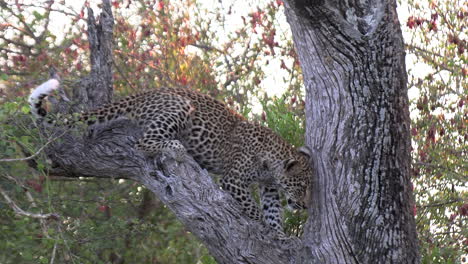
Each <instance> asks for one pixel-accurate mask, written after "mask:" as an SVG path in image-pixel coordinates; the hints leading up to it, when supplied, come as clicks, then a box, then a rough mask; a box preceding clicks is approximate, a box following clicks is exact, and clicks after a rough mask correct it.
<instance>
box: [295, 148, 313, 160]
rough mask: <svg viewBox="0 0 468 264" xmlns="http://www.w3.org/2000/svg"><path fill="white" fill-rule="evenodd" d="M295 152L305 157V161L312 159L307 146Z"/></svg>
mask: <svg viewBox="0 0 468 264" xmlns="http://www.w3.org/2000/svg"><path fill="white" fill-rule="evenodd" d="M297 152H299V153H300V154H302V155H305V156H306V157H307V159H309V160H310V158H311V157H312V151H311V150H310V148H309V147H307V146H302V147H300V148H298V149H297Z"/></svg>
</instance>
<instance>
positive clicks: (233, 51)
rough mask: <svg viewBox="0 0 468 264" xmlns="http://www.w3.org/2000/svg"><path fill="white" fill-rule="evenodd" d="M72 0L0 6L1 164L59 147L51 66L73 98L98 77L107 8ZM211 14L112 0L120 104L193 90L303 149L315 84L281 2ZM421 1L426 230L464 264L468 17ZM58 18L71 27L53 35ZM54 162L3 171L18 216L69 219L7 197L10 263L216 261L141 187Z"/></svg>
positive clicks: (432, 246)
mask: <svg viewBox="0 0 468 264" xmlns="http://www.w3.org/2000/svg"><path fill="white" fill-rule="evenodd" d="M72 2H73V1H69V2H68V1H65V2H63V1H60V2H58V1H4V0H0V29H1V30H0V102H1V103H2V104H1V105H0V153H2V155H1V156H0V159H7V158H10V159H11V158H13V159H14V158H23V157H27V156H30V155H32V154H35V153H36V152H38V150H40V148H41V146H43V145H44V144H46V143H47V142H50V141H54V140H60V139H57V138H55V137H57V136H59V135H53V136H52V137H51V138H42V137H40V136H39V133H38V131H37V128H36V127H35V126H34V125H33V122H31V121H32V120H31V118H30V117H29V116H28V115H27V111H28V107H27V104H26V102H25V98H24V97H25V95H26V94H27V93H28V89H29V88H31V87H34V86H35V85H37V84H39V83H40V82H42V81H44V80H45V79H46V78H47V77H46V74H45V72H46V71H47V69H46V68H45V67H48V66H49V65H53V66H54V67H55V68H56V69H57V70H58V72H59V73H60V75H61V77H62V79H63V80H64V83H65V88H66V90H67V91H69V90H70V88H73V85H74V81H75V80H76V79H77V78H80V77H83V76H86V74H87V73H88V71H89V68H90V65H89V59H88V53H89V47H88V44H87V39H86V37H85V36H86V23H85V19H86V16H87V14H86V13H87V12H86V7H88V6H92V7H94V8H95V6H93V5H92V4H90V3H89V2H88V1H85V2H84V5H82V6H81V5H80V6H77V5H76V3H75V4H72ZM237 2H238V1H237ZM241 2H242V1H241ZM203 3H204V2H203V1H195V0H184V1H167V0H160V1H158V0H122V1H113V2H112V4H113V7H114V17H115V21H116V24H115V28H114V38H115V56H114V66H115V72H114V80H115V83H114V88H115V90H116V94H117V96H121V95H125V94H129V93H135V92H139V91H141V90H144V89H151V88H153V87H158V86H176V85H180V86H185V85H187V86H191V87H192V88H193V89H199V90H203V92H204V93H207V94H210V95H211V96H213V97H216V98H218V99H220V100H223V101H225V102H226V103H227V104H228V105H229V106H231V107H232V108H234V109H236V110H237V111H239V112H241V113H242V114H243V115H245V116H247V117H249V118H250V119H254V120H257V121H258V122H261V123H262V124H264V125H266V126H268V127H270V128H271V129H272V130H274V131H275V132H277V133H279V134H280V135H281V136H283V137H284V138H286V139H287V140H289V141H290V142H291V143H292V144H293V145H295V146H300V145H302V144H303V134H304V126H303V121H304V118H303V117H304V114H303V110H304V109H303V101H302V100H301V99H299V98H302V97H303V94H302V93H301V88H302V79H301V78H302V77H301V70H300V67H299V61H298V59H297V55H296V53H295V50H294V47H293V43H292V40H291V34H290V32H289V29H288V28H287V27H286V28H285V26H284V25H283V24H280V23H279V22H278V21H284V17H281V16H284V15H283V14H282V8H283V7H282V5H283V4H282V2H281V1H264V2H260V3H257V4H258V6H251V8H244V7H242V8H239V7H238V6H237V4H238V3H236V1H232V2H229V3H218V4H215V5H214V6H210V7H206V6H205V5H204V4H203ZM242 4H245V3H242ZM408 4H409V9H410V10H409V11H410V12H409V13H410V16H409V17H408V18H407V20H406V27H404V29H405V30H406V31H407V32H406V34H407V35H408V36H409V37H407V38H406V39H407V40H406V42H407V44H406V45H407V50H408V53H409V54H408V58H410V59H412V60H413V62H415V63H416V66H415V67H408V68H409V69H408V72H409V76H410V83H409V88H410V92H414V91H416V94H417V95H416V96H415V98H414V99H413V100H412V102H411V111H412V120H413V127H412V135H413V168H412V173H413V179H414V180H413V183H414V186H415V196H416V203H417V206H416V208H415V213H416V220H417V228H418V233H419V236H420V237H419V238H420V240H421V246H422V253H423V257H424V263H456V262H457V261H459V260H460V256H461V255H462V254H465V255H466V253H467V246H468V244H467V243H468V240H466V237H468V234H467V233H466V232H467V231H466V228H463V226H462V224H463V223H464V222H466V217H467V216H466V215H467V212H468V205H467V196H466V187H467V186H466V175H468V173H467V167H466V166H467V165H466V158H465V157H466V156H467V153H466V152H467V147H466V146H467V144H466V140H467V134H466V131H467V129H466V124H467V120H466V117H467V106H466V105H467V100H468V97H467V85H466V83H467V82H466V75H467V74H468V73H467V72H468V66H467V60H466V53H467V51H466V50H467V44H466V43H467V42H466V34H464V33H463V32H464V31H466V17H467V16H468V13H467V10H468V7H467V6H466V3H464V2H463V1H461V0H456V1H455V2H454V1H449V0H440V1H438V2H436V1H427V2H426V1H424V2H420V1H416V0H408ZM95 10H96V11H97V10H98V9H95ZM96 13H97V12H96ZM281 18H282V20H280V19H281ZM59 20H64V21H68V22H65V23H64V24H63V26H62V27H60V28H59V29H58V30H57V29H54V27H53V26H54V23H55V21H59ZM231 20H234V21H236V23H235V24H236V25H235V26H232V25H229V23H230V22H229V21H231ZM409 65H410V64H409ZM424 65H429V66H430V68H427V72H425V73H424V74H421V73H420V72H417V71H416V70H415V69H416V68H421V67H422V66H424ZM423 69H426V68H423ZM276 88H280V89H278V90H281V91H283V92H284V94H283V95H280V94H282V93H280V92H278V91H276ZM258 103H260V104H261V106H262V109H258V107H256V106H255V105H256V104H258ZM49 165H50V164H47V159H46V158H45V157H44V154H43V153H42V152H40V151H39V152H38V154H37V156H36V157H35V158H34V159H31V160H26V161H15V162H5V161H0V187H1V190H5V193H6V194H7V195H8V196H9V197H10V198H11V199H12V200H13V201H14V202H15V203H16V205H18V206H19V207H20V208H22V209H23V210H25V211H27V212H32V213H39V214H45V213H49V212H52V213H57V214H59V215H60V218H59V219H58V220H57V219H55V218H53V217H52V218H47V219H36V218H31V217H28V216H24V215H20V214H15V213H14V211H12V210H11V206H10V205H8V204H7V203H4V202H3V200H4V199H3V198H4V197H2V198H0V210H1V212H0V214H2V215H3V216H4V217H2V218H0V228H1V229H2V230H1V232H0V240H1V241H5V243H0V252H2V253H3V254H0V263H14V262H16V263H31V262H33V263H36V262H37V263H43V262H44V263H50V262H51V259H53V258H55V261H56V263H103V262H106V263H119V261H120V260H125V261H126V262H135V263H194V262H197V263H214V260H213V259H212V258H211V257H210V256H209V255H208V254H207V251H206V249H205V248H204V247H203V246H202V245H201V244H200V243H199V242H198V241H197V240H196V239H195V238H194V237H193V236H192V235H191V234H189V233H187V232H186V231H185V230H184V228H183V226H182V225H181V224H180V223H179V222H177V220H176V219H175V217H174V215H172V214H171V213H170V212H169V211H168V210H167V209H165V208H164V206H163V205H162V204H161V203H160V202H158V201H156V200H155V198H153V196H152V195H151V194H150V193H149V192H148V191H147V190H145V189H144V188H143V187H141V186H140V185H138V184H137V183H135V182H131V181H118V180H113V181H110V180H101V179H94V178H89V179H74V178H67V177H64V176H63V175H61V176H60V175H49V174H48V173H47V171H44V169H45V168H47V167H48V166H49ZM305 219H306V218H305V216H304V215H300V214H297V213H290V212H288V213H287V215H286V231H287V232H288V233H291V234H300V233H301V230H302V225H303V223H304V221H305ZM109 240H111V241H112V242H110V241H109ZM4 252H7V253H8V255H7V254H5V253H4Z"/></svg>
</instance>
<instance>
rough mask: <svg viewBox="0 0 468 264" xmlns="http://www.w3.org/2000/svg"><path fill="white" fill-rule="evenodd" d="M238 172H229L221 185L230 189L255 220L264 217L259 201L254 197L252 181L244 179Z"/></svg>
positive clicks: (225, 188)
mask: <svg viewBox="0 0 468 264" xmlns="http://www.w3.org/2000/svg"><path fill="white" fill-rule="evenodd" d="M240 176H241V175H239V174H238V173H236V172H228V173H227V174H225V175H224V177H223V178H222V179H221V187H222V188H223V190H226V191H228V192H229V193H230V194H231V195H232V197H234V199H236V200H237V201H238V202H239V203H240V205H241V206H242V209H243V211H244V212H245V213H246V214H247V215H248V216H249V217H250V218H251V219H253V220H256V221H260V220H261V219H262V216H261V213H260V210H259V208H258V205H257V203H256V202H255V200H254V199H253V198H252V194H251V191H250V188H249V185H250V182H248V181H243V180H242V179H241V177H240Z"/></svg>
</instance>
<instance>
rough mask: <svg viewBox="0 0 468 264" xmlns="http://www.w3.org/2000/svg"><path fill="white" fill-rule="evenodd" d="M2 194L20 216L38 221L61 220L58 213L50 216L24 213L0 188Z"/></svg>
mask: <svg viewBox="0 0 468 264" xmlns="http://www.w3.org/2000/svg"><path fill="white" fill-rule="evenodd" d="M0 194H2V196H3V198H4V199H5V200H6V202H7V204H8V205H9V206H10V207H11V209H13V211H15V213H16V214H18V215H23V216H27V217H31V218H38V219H59V218H60V216H59V215H58V214H56V213H49V214H36V213H31V212H27V211H24V210H23V209H21V208H20V207H19V206H18V205H17V204H16V203H15V202H14V201H13V200H12V199H11V198H10V196H8V194H7V193H6V192H5V191H4V190H3V189H2V187H0Z"/></svg>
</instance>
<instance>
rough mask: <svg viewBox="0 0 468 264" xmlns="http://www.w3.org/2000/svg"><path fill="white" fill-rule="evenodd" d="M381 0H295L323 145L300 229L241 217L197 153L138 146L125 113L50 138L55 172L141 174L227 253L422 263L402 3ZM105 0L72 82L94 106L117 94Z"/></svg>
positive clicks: (311, 127)
mask: <svg viewBox="0 0 468 264" xmlns="http://www.w3.org/2000/svg"><path fill="white" fill-rule="evenodd" d="M381 1H382V2H379V3H372V5H373V7H372V8H368V9H363V8H359V7H357V6H356V7H354V9H353V8H351V7H347V8H348V9H349V10H355V12H351V11H349V10H348V11H346V12H342V11H340V10H339V9H336V8H332V6H333V5H332V3H322V2H321V3H320V4H318V3H317V4H315V5H313V6H312V5H310V6H303V3H301V2H293V1H291V2H289V3H286V4H287V5H286V10H287V16H288V19H289V21H290V23H291V26H292V29H293V33H294V38H295V41H296V46H297V50H298V53H299V57H300V61H301V63H302V67H303V71H304V79H305V84H306V87H307V95H308V97H307V100H306V101H307V104H306V105H307V124H308V126H307V135H306V136H307V137H306V138H307V143H308V145H309V146H312V147H313V148H314V149H315V150H316V155H315V157H314V165H315V170H316V172H317V173H316V177H315V178H314V186H313V191H314V199H313V200H312V202H311V209H310V212H309V213H310V217H309V220H308V222H307V225H306V227H305V232H304V235H303V238H302V239H299V238H291V239H278V237H276V234H275V233H274V231H271V230H270V229H269V228H267V227H264V226H262V225H260V224H259V223H258V222H255V221H252V220H250V219H249V218H248V217H246V216H244V215H243V214H242V213H241V210H240V209H239V206H238V205H237V202H236V201H234V199H233V198H232V197H231V196H230V195H229V194H228V193H226V192H224V191H222V190H220V189H219V187H218V186H217V185H216V183H215V182H214V181H213V180H212V178H211V177H210V176H209V175H208V174H207V172H206V171H203V170H201V169H200V167H198V165H197V164H195V163H194V161H193V160H192V161H191V162H187V163H177V162H175V161H173V160H171V159H168V158H165V157H161V158H158V159H150V158H148V157H145V156H143V155H142V154H141V153H139V152H138V151H136V150H135V149H134V148H133V145H134V144H135V142H136V140H137V139H138V138H139V137H140V136H141V133H142V132H141V131H140V130H139V129H138V128H137V126H136V125H134V124H131V123H129V122H128V121H122V120H121V121H114V122H111V123H108V124H103V125H95V126H93V127H92V129H90V131H91V133H83V134H84V135H82V136H79V137H78V136H76V133H74V134H72V133H67V134H66V135H65V136H63V137H62V140H61V141H60V142H54V143H53V144H51V146H50V147H49V148H47V154H48V156H49V157H50V159H51V160H52V161H53V166H52V167H53V168H52V169H51V174H56V175H57V174H58V175H62V176H68V177H101V178H125V179H131V180H135V181H138V182H140V183H142V184H144V185H145V186H146V187H147V188H148V189H149V190H151V191H152V192H153V193H154V194H155V195H156V196H157V197H158V198H159V199H160V200H161V201H162V202H163V203H164V204H165V205H166V206H167V207H168V208H170V209H171V210H172V211H173V212H174V213H175V215H176V216H177V217H178V219H179V220H180V221H181V222H182V223H184V224H185V226H186V228H187V229H188V230H190V231H191V232H192V233H193V234H195V235H196V236H197V237H198V238H199V239H200V240H201V241H202V242H203V243H204V244H205V245H206V246H207V248H208V249H209V251H210V253H211V254H212V255H213V256H214V257H215V259H216V260H217V261H218V262H219V263H259V264H260V263H266V264H274V263H358V262H359V263H392V262H394V263H414V262H417V260H418V250H417V241H416V233H415V226H414V220H413V217H412V215H411V213H410V211H411V206H412V202H411V201H412V200H411V187H410V181H409V162H410V157H409V147H410V145H409V143H410V141H409V133H408V129H409V116H408V100H407V96H406V72H405V67H404V53H403V43H402V38H401V32H400V31H399V25H398V20H397V18H396V13H395V7H394V3H390V4H388V3H384V1H383V0H381ZM103 2H104V5H103V9H104V13H105V15H101V20H100V23H99V24H96V23H95V21H94V19H92V18H89V19H88V30H89V35H90V38H89V41H90V45H91V47H94V48H92V49H91V57H92V60H91V63H92V67H91V73H90V75H89V76H88V77H86V78H83V79H82V80H81V82H80V84H79V85H78V86H77V87H84V88H81V89H80V90H76V91H75V93H74V94H75V98H78V99H79V100H80V102H83V103H84V104H85V108H93V107H95V106H96V105H99V104H101V103H103V102H106V101H108V100H109V99H110V98H111V96H112V63H110V62H111V61H112V25H113V23H112V12H111V6H110V3H109V0H104V1H103ZM340 8H345V7H340ZM367 10H372V12H375V13H369V12H370V11H367ZM342 14H346V16H347V18H348V20H349V21H350V22H348V21H347V20H346V19H345V18H344V17H342ZM356 14H357V15H359V17H365V19H361V18H359V17H357V15H356ZM90 15H91V16H92V14H90ZM366 23H371V24H369V25H367V24H366ZM355 25H356V26H355ZM98 28H100V29H98ZM93 45H94V46H93Z"/></svg>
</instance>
